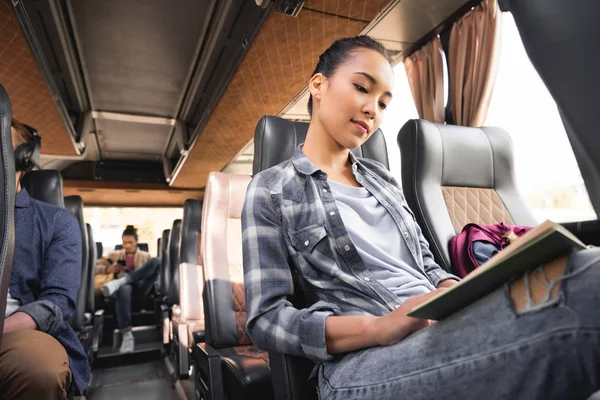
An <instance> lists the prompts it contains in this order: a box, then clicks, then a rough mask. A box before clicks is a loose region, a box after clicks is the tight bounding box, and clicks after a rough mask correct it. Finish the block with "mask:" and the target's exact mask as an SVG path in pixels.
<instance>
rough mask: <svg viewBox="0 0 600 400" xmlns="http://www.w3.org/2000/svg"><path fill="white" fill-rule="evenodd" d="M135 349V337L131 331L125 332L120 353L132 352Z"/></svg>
mask: <svg viewBox="0 0 600 400" xmlns="http://www.w3.org/2000/svg"><path fill="white" fill-rule="evenodd" d="M134 349H135V339H134V337H133V333H132V332H131V331H127V332H125V333H123V339H122V341H121V347H120V348H119V353H131V352H133V350H134Z"/></svg>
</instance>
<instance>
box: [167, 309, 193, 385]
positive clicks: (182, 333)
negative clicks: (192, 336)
mask: <svg viewBox="0 0 600 400" xmlns="http://www.w3.org/2000/svg"><path fill="white" fill-rule="evenodd" d="M173 319H175V316H173ZM175 326H176V328H177V329H175ZM171 328H172V330H173V342H172V343H171V358H172V359H174V360H175V361H177V374H178V375H179V378H180V379H188V378H189V377H190V373H189V370H190V362H189V361H190V360H189V348H190V346H189V340H188V331H187V330H188V326H187V324H186V323H185V322H182V321H179V322H178V323H177V324H174V323H173V322H172V321H171Z"/></svg>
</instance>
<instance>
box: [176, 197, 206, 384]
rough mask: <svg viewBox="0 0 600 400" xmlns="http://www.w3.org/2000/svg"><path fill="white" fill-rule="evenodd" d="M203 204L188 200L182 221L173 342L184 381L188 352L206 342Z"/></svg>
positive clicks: (187, 369) (187, 365)
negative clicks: (201, 254)
mask: <svg viewBox="0 0 600 400" xmlns="http://www.w3.org/2000/svg"><path fill="white" fill-rule="evenodd" d="M201 225H202V201H200V200H192V199H189V200H186V202H185V204H184V205H183V219H182V220H181V240H180V245H179V257H178V258H179V268H178V271H179V272H178V276H177V278H176V279H177V280H178V287H179V305H176V306H173V312H172V319H171V324H172V329H173V342H172V344H171V357H172V358H173V360H174V361H175V364H176V365H177V368H178V373H179V376H180V377H181V378H188V371H189V350H190V349H191V348H192V347H193V346H194V345H195V344H196V340H198V341H199V342H204V340H205V331H204V305H203V301H202V289H203V286H204V281H203V280H202V266H201V265H200V264H199V263H198V248H199V239H200V228H201Z"/></svg>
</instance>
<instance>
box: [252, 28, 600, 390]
mask: <svg viewBox="0 0 600 400" xmlns="http://www.w3.org/2000/svg"><path fill="white" fill-rule="evenodd" d="M392 64H393V61H392V60H391V58H390V57H389V55H388V53H387V52H386V50H385V49H384V48H383V46H381V45H380V44H379V43H377V42H376V41H374V40H372V39H371V38H369V37H365V36H362V37H356V38H347V39H340V40H338V41H336V42H335V43H333V44H332V46H331V47H330V48H329V49H327V50H326V51H325V53H323V54H322V55H321V57H320V58H319V62H318V64H317V67H316V70H315V71H314V73H313V75H312V77H311V79H310V82H309V93H310V100H309V104H308V108H309V113H310V114H311V121H310V126H309V128H308V133H307V136H306V141H305V142H304V144H302V145H300V146H298V148H297V149H296V152H295V154H294V156H293V157H292V159H291V160H288V161H285V162H283V163H281V164H279V165H277V166H275V167H272V168H270V169H267V170H265V171H262V172H261V173H259V174H257V175H255V176H254V178H253V179H252V182H251V183H250V185H249V186H248V190H247V194H246V200H245V203H244V209H243V213H242V226H243V253H244V272H245V274H244V283H245V290H246V306H247V310H246V311H247V331H248V333H249V335H250V337H251V339H252V340H253V342H254V343H255V344H256V346H258V347H259V348H261V349H263V350H270V351H275V352H279V353H284V354H291V355H299V356H303V357H308V358H310V359H311V360H313V361H314V362H315V363H317V369H316V371H315V372H316V374H317V376H318V387H319V397H320V398H321V399H344V400H353V399H377V400H385V399H390V400H391V399H412V400H419V399H442V398H443V399H484V398H485V399H491V398H494V399H500V398H502V399H567V398H569V399H585V398H586V397H587V396H589V395H590V394H591V393H593V392H594V391H596V390H597V389H598V388H599V387H600V350H599V346H600V313H598V307H599V306H600V290H598V287H599V286H600V249H590V250H583V251H578V252H574V253H572V254H571V255H570V256H569V257H562V258H559V259H557V260H554V261H553V262H550V263H548V264H546V265H544V266H540V267H539V268H538V269H537V270H536V271H535V272H534V273H530V274H528V275H526V276H525V277H523V278H521V279H518V280H516V281H514V282H513V283H511V284H507V285H505V286H504V287H502V288H499V289H497V290H496V291H494V292H492V293H491V294H489V295H488V296H486V297H484V298H482V299H481V300H479V301H477V302H476V303H474V304H472V305H471V306H469V307H467V308H465V309H463V310H461V311H459V312H457V313H455V314H453V315H451V316H450V317H448V318H446V319H444V320H442V321H439V322H437V323H435V324H431V323H430V322H429V321H427V320H420V319H415V318H411V317H408V316H406V313H407V311H409V310H411V309H412V308H414V307H415V306H417V305H418V304H421V303H423V302H425V301H427V300H428V299H430V298H431V297H432V296H434V295H436V294H437V293H438V292H439V291H442V290H445V289H444V288H446V287H450V286H452V285H455V284H456V283H457V280H458V278H456V277H455V276H453V275H451V274H449V273H447V272H446V271H444V270H443V269H442V268H441V267H440V266H438V265H437V264H436V262H435V261H434V259H433V256H432V254H431V252H430V250H429V245H428V243H427V241H426V240H425V238H424V237H423V234H422V232H421V229H420V227H419V226H418V225H417V223H416V221H415V219H414V217H413V215H412V213H411V212H410V210H409V208H408V205H407V203H406V201H405V199H404V195H403V193H402V190H401V189H400V187H399V185H398V183H397V182H396V180H395V179H394V178H393V176H392V175H391V174H390V172H389V171H388V170H387V169H386V168H385V167H384V166H382V165H381V164H380V163H378V162H375V161H372V160H367V159H362V158H356V157H355V156H354V155H353V154H352V153H351V152H350V149H354V148H356V147H359V146H360V145H362V144H363V143H364V142H365V141H366V140H367V139H368V138H369V137H370V135H371V134H373V132H375V131H376V130H377V128H378V127H379V125H380V124H381V122H382V120H383V115H384V113H385V109H386V107H387V105H388V103H389V102H390V101H391V100H392V94H391V92H392V89H393V85H394V72H393V69H392ZM567 259H568V262H567ZM295 282H296V284H297V285H301V287H300V288H299V287H296V289H297V290H299V289H301V290H302V292H303V293H302V295H303V296H302V298H303V300H304V301H305V304H303V306H302V307H295V305H294V304H292V303H291V302H290V299H291V298H292V296H293V295H296V297H298V296H297V293H295V292H294V283H295Z"/></svg>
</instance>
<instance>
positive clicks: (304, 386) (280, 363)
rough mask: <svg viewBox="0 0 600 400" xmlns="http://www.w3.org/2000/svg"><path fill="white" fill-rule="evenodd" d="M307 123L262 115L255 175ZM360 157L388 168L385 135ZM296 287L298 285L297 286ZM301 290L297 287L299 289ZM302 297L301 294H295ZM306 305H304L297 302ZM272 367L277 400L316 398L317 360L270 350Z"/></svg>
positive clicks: (286, 150)
mask: <svg viewBox="0 0 600 400" xmlns="http://www.w3.org/2000/svg"><path fill="white" fill-rule="evenodd" d="M307 131H308V124H307V123H305V122H293V121H288V120H285V119H282V118H278V117H273V116H265V117H263V118H261V120H260V121H259V123H258V125H257V126H256V130H255V132H254V164H253V168H252V172H253V174H258V173H259V172H260V171H262V170H265V169H267V168H270V167H272V166H275V165H277V164H279V163H281V162H283V161H285V160H289V159H290V158H292V156H293V155H294V151H295V150H296V147H297V146H298V145H299V144H301V143H304V140H305V139H306V132H307ZM352 153H354V155H356V156H357V157H362V158H369V159H372V160H375V161H379V162H380V163H382V164H383V165H384V166H385V167H386V168H389V161H388V153H387V147H386V143H385V138H384V136H383V132H381V130H379V129H378V130H377V131H375V132H374V133H373V135H371V137H370V138H369V139H368V140H367V141H366V142H365V143H364V144H363V145H362V146H360V147H358V148H356V149H353V150H352ZM295 286H296V288H298V287H299V285H295ZM296 290H298V289H296ZM295 297H296V298H301V297H302V296H295ZM294 305H295V306H296V307H298V308H304V307H305V305H304V304H297V303H296V304H294ZM269 357H270V360H271V364H272V366H273V368H272V370H273V390H274V392H275V398H277V399H278V400H280V399H281V400H283V399H286V400H292V399H293V400H299V399H316V398H317V394H316V388H315V385H314V382H310V383H309V381H308V378H309V376H310V373H311V371H312V369H313V367H314V363H313V362H312V361H310V360H309V359H307V358H302V357H296V356H290V355H286V354H279V353H274V352H269Z"/></svg>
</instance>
